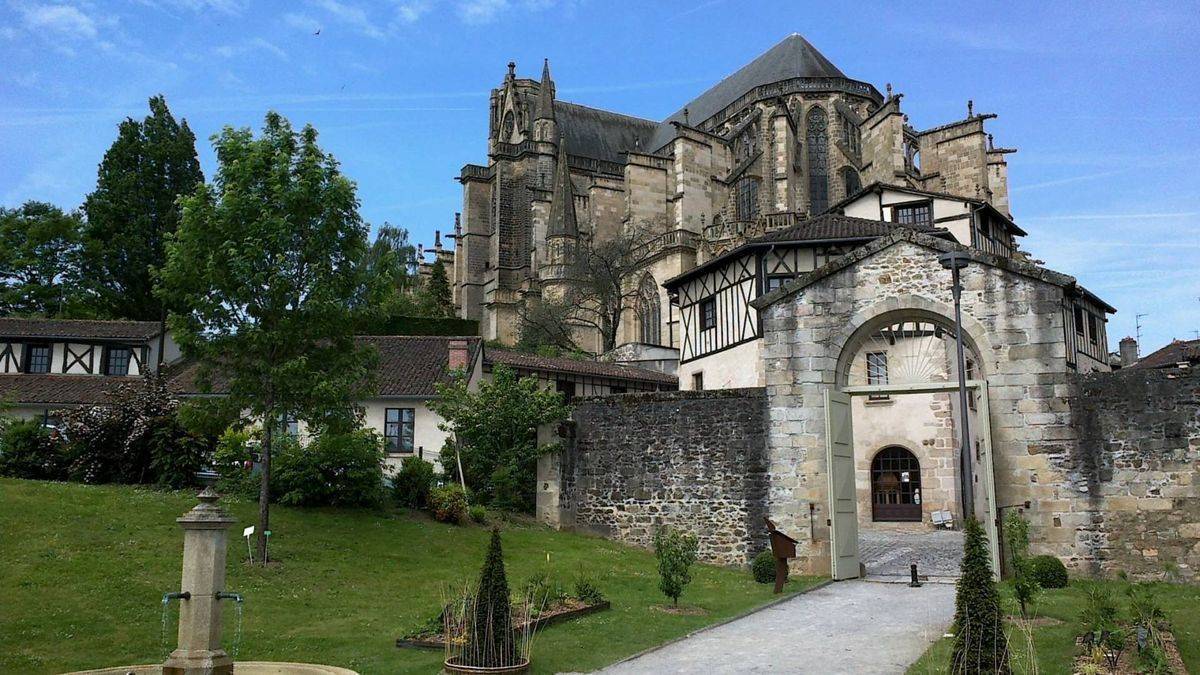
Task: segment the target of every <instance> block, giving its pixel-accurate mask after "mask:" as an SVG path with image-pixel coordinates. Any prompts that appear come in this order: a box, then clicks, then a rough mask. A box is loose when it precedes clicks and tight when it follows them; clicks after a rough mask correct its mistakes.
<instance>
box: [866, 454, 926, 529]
mask: <svg viewBox="0 0 1200 675" xmlns="http://www.w3.org/2000/svg"><path fill="white" fill-rule="evenodd" d="M871 520H875V521H920V520H921V464H920V463H919V462H918V461H917V458H916V457H915V456H913V454H912V453H911V452H909V451H908V450H906V449H904V448H901V447H899V446H892V447H889V448H884V449H882V450H880V451H879V453H878V454H876V455H875V459H873V460H871Z"/></svg>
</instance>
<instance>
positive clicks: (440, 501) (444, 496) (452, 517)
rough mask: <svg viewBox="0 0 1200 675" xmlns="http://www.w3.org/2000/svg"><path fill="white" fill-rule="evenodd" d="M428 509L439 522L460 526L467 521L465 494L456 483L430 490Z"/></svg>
mask: <svg viewBox="0 0 1200 675" xmlns="http://www.w3.org/2000/svg"><path fill="white" fill-rule="evenodd" d="M429 507H430V508H431V509H433V517H434V518H435V519H437V520H438V521H440V522H443V523H453V524H455V525H462V524H463V523H465V522H466V521H467V493H466V492H463V489H462V486H461V485H458V484H456V483H451V484H449V485H442V486H440V487H435V488H433V489H432V490H430V491H429Z"/></svg>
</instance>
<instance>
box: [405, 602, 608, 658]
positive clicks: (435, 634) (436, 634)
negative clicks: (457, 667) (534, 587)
mask: <svg viewBox="0 0 1200 675" xmlns="http://www.w3.org/2000/svg"><path fill="white" fill-rule="evenodd" d="M610 606H611V605H610V603H609V602H608V601H607V600H601V601H600V602H597V603H594V604H590V605H589V604H587V603H585V602H583V601H582V600H579V599H577V598H566V599H564V600H562V601H560V602H558V603H556V604H555V605H554V606H552V607H549V608H547V609H545V610H543V611H541V612H538V613H537V615H536V616H534V617H533V618H532V619H531V618H530V617H527V616H523V614H524V609H523V608H522V607H521V606H520V605H513V632H516V633H520V632H522V631H523V630H525V629H529V631H530V632H534V631H537V630H541V629H542V628H545V627H546V626H552V625H554V624H556V623H562V622H564V621H570V620H572V619H578V618H579V617H582V616H587V615H588V614H593V613H595V612H600V611H603V610H606V609H608V608H609V607H610ZM396 646H397V647H406V648H411V649H444V648H445V646H446V636H445V635H444V634H443V633H442V631H429V630H425V631H417V632H415V633H411V634H409V635H405V636H403V637H401V638H398V639H397V640H396Z"/></svg>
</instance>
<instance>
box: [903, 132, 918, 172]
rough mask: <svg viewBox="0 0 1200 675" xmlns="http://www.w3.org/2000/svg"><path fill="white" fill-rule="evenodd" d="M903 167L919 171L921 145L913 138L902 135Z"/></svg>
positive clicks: (906, 169)
mask: <svg viewBox="0 0 1200 675" xmlns="http://www.w3.org/2000/svg"><path fill="white" fill-rule="evenodd" d="M904 169H905V171H911V172H912V173H916V174H919V173H921V146H920V145H918V144H917V140H916V139H915V138H909V137H908V136H905V137H904Z"/></svg>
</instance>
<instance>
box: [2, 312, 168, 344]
mask: <svg viewBox="0 0 1200 675" xmlns="http://www.w3.org/2000/svg"><path fill="white" fill-rule="evenodd" d="M156 335H158V322H157V321H94V320H90V319H89V320H80V319H21V318H14V317H4V318H0V338H42V339H72V338H89V339H95V340H149V339H150V338H152V337H154V336H156Z"/></svg>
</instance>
